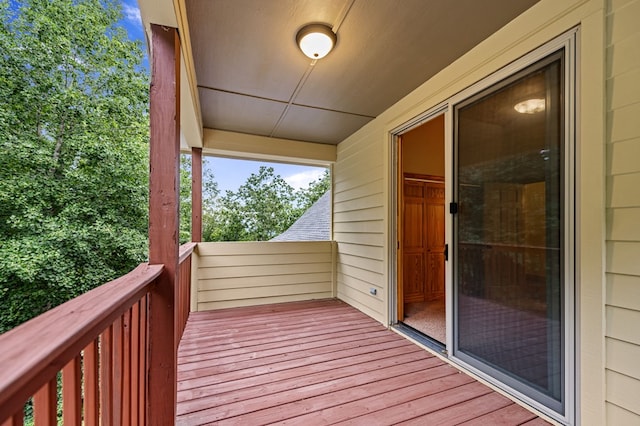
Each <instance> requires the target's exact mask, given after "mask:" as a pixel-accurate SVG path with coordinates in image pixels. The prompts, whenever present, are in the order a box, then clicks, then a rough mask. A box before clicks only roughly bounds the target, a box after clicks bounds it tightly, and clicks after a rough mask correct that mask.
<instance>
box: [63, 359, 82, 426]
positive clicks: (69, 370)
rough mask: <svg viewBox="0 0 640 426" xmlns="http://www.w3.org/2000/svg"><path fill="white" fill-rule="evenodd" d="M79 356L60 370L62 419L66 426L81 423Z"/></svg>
mask: <svg viewBox="0 0 640 426" xmlns="http://www.w3.org/2000/svg"><path fill="white" fill-rule="evenodd" d="M80 364H81V362H80V356H79V355H78V356H76V357H75V358H73V359H72V360H71V361H69V362H68V363H67V365H65V366H64V368H63V369H62V407H63V409H62V418H63V420H64V424H66V425H79V424H81V423H82V377H81V373H80Z"/></svg>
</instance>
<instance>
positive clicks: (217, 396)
mask: <svg viewBox="0 0 640 426" xmlns="http://www.w3.org/2000/svg"><path fill="white" fill-rule="evenodd" d="M440 364H441V363H440V361H439V360H438V359H437V358H435V357H424V356H423V354H421V353H419V352H413V353H410V354H405V355H400V356H396V357H391V358H385V359H382V360H380V361H378V362H375V363H368V364H353V365H348V366H343V367H339V368H336V369H332V370H327V371H321V372H318V373H313V374H306V375H302V376H298V377H291V378H288V379H284V380H278V381H274V382H267V383H264V384H257V385H254V386H249V387H244V388H237V389H233V388H231V389H230V390H229V389H226V390H225V391H223V392H215V391H216V389H214V390H212V391H211V392H210V393H206V392H203V391H202V390H200V389H199V390H198V391H200V392H199V393H198V394H197V395H196V394H195V393H194V394H193V395H192V396H191V399H189V398H187V395H186V394H187V392H183V393H182V396H184V397H185V399H183V400H181V403H180V404H179V405H178V411H180V410H181V409H183V408H184V412H189V411H196V410H198V409H203V408H202V407H214V406H217V405H224V404H226V403H230V402H235V401H243V400H248V399H251V398H256V397H262V396H265V395H269V394H272V393H277V392H283V391H287V390H295V389H301V388H305V387H308V386H310V387H313V386H321V387H322V386H331V383H332V382H334V381H340V380H350V379H351V378H352V377H356V376H359V375H364V376H369V375H375V374H376V373H378V372H383V373H384V374H386V375H387V376H388V377H394V376H395V375H403V374H404V373H405V372H406V371H407V370H411V371H414V370H417V371H419V370H420V369H421V368H425V369H426V368H432V367H433V366H434V365H440ZM450 368H453V367H450ZM414 372H415V371H414ZM218 390H220V389H218ZM180 396H181V395H180V394H179V399H180Z"/></svg>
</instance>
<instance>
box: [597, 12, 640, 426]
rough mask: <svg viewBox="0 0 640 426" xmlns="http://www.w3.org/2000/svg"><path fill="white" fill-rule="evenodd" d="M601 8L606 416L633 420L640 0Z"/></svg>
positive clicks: (638, 336)
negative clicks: (604, 33) (604, 24)
mask: <svg viewBox="0 0 640 426" xmlns="http://www.w3.org/2000/svg"><path fill="white" fill-rule="evenodd" d="M607 11H608V14H607V36H608V37H607V44H608V45H607V56H606V57H607V85H606V89H607V97H606V102H607V142H608V144H607V165H608V168H607V174H608V177H607V234H606V235H607V289H606V303H607V307H606V340H605V343H606V358H605V360H606V399H607V422H608V423H609V424H612V425H614V424H615V425H617V424H625V425H626V424H628V425H632V424H637V425H640V398H638V395H640V327H639V326H638V325H639V324H640V261H639V260H640V189H639V188H640V26H639V25H638V22H640V0H609V1H608V5H607Z"/></svg>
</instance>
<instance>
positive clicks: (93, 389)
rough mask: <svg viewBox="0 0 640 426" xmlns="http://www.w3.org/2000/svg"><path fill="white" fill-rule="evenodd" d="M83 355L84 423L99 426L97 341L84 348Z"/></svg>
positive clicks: (88, 425)
mask: <svg viewBox="0 0 640 426" xmlns="http://www.w3.org/2000/svg"><path fill="white" fill-rule="evenodd" d="M83 355H84V358H83V361H84V366H83V367H84V423H85V425H86V426H98V425H99V423H100V417H99V416H100V399H99V398H100V390H99V376H98V374H99V371H98V341H97V339H96V340H94V341H93V342H91V343H89V344H88V345H87V347H86V348H84V351H83Z"/></svg>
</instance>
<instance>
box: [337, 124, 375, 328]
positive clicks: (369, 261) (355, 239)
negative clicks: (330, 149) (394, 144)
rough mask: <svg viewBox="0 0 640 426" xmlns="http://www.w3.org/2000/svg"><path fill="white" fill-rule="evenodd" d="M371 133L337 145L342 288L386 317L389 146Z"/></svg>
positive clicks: (341, 293)
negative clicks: (376, 140)
mask: <svg viewBox="0 0 640 426" xmlns="http://www.w3.org/2000/svg"><path fill="white" fill-rule="evenodd" d="M370 136H371V135H368V134H364V135H363V136H362V137H361V138H359V139H352V140H351V141H350V142H346V143H341V144H340V145H338V157H339V161H337V162H336V163H335V165H334V167H333V176H334V196H333V200H334V205H333V239H334V240H335V241H337V242H338V254H337V259H336V272H337V274H336V282H337V294H338V298H340V299H342V300H344V301H345V302H347V303H349V304H351V305H353V306H355V307H357V308H358V309H360V310H361V311H363V312H364V313H366V314H368V315H369V316H371V317H373V318H375V319H376V320H378V321H380V322H382V323H386V321H387V316H386V315H387V309H386V305H385V303H386V300H387V299H386V296H385V293H386V282H385V273H384V253H385V231H386V228H385V222H384V219H385V208H386V199H385V191H384V179H383V156H382V152H383V149H384V148H383V145H382V143H381V142H379V143H372V141H371V138H370ZM372 289H375V291H376V293H377V294H375V295H373V294H371V290H372Z"/></svg>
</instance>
